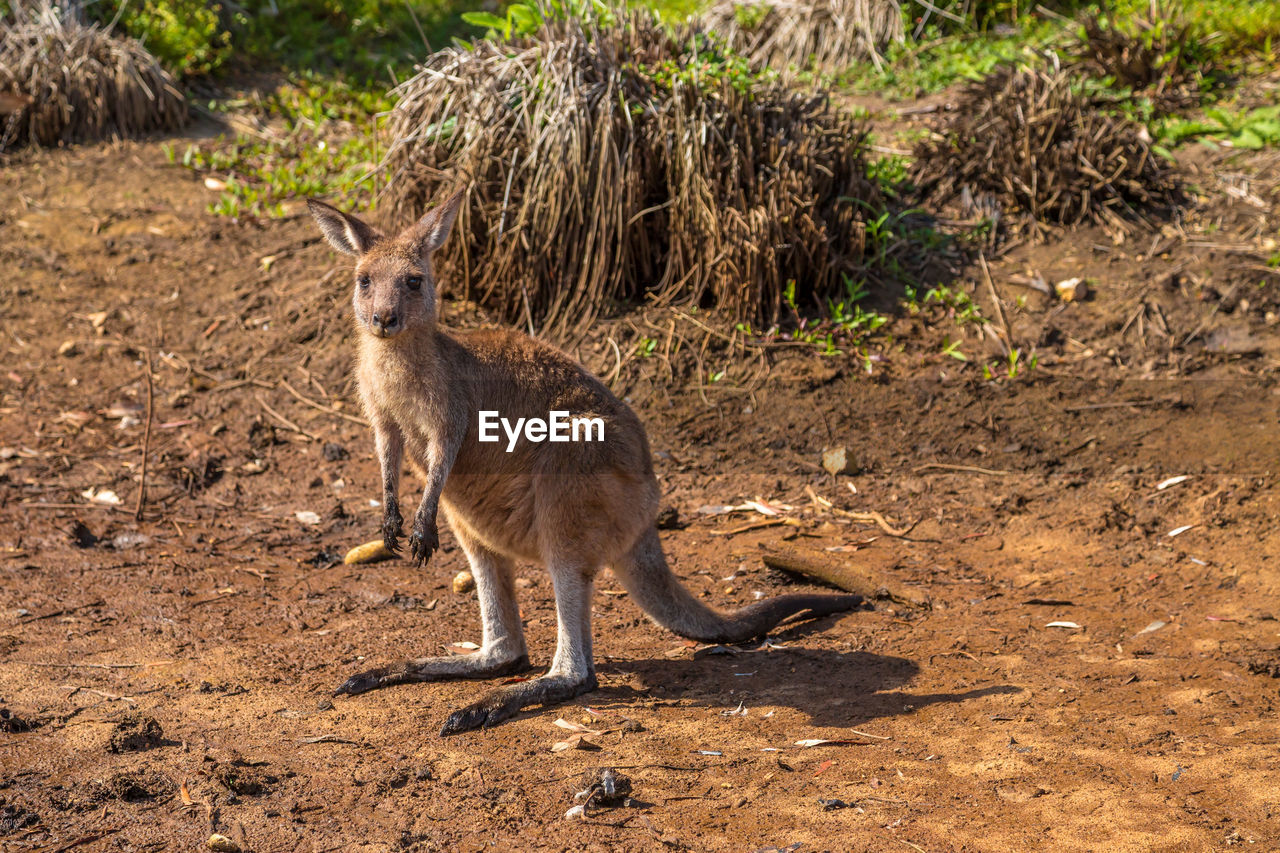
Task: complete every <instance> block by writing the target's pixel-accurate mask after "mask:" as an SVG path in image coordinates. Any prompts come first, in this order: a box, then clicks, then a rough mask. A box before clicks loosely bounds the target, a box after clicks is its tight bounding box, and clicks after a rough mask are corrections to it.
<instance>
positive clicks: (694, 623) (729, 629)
mask: <svg viewBox="0 0 1280 853" xmlns="http://www.w3.org/2000/svg"><path fill="white" fill-rule="evenodd" d="M612 568H613V573H614V575H615V576H616V577H617V578H618V581H619V583H621V584H622V586H623V588H624V589H626V591H627V592H628V593H629V594H630V595H631V597H632V599H634V600H635V602H636V603H637V604H638V605H640V609H642V610H643V611H644V612H645V613H647V614H648V615H649V618H651V619H653V621H654V622H657V623H658V624H659V625H661V626H662V627H663V628H666V629H667V630H669V631H674V632H675V633H677V634H679V635H680V636H682V637H688V638H689V639H691V640H699V641H701V642H704V643H741V642H745V641H747V640H753V639H757V638H759V637H763V636H765V635H766V634H767V633H768V632H769V630H770V629H772V628H773V627H774V626H775V625H777V624H778V623H779V622H781V621H783V620H784V619H787V618H788V617H791V616H796V615H801V616H802V618H805V619H814V618H817V617H819V616H826V615H828V614H831V613H841V612H844V611H846V610H853V609H855V608H857V607H858V606H859V605H860V604H862V600H863V599H862V596H860V595H780V596H778V597H777V598H769V599H765V600H764V601H757V602H756V603H755V604H749V605H747V606H746V607H743V608H741V609H739V610H734V611H733V612H731V613H719V612H717V611H715V610H712V609H711V608H710V607H707V606H706V605H705V604H703V603H702V602H700V601H698V600H697V599H696V598H694V597H693V596H692V595H691V594H690V593H689V591H688V590H687V589H685V588H684V587H683V586H682V585H681V584H680V581H679V579H677V578H676V576H675V575H674V574H672V572H671V569H670V567H669V566H667V558H666V557H665V556H664V555H663V553H662V544H661V542H659V541H658V531H657V530H656V529H655V528H652V527H651V528H649V530H648V531H647V532H646V533H644V534H643V535H642V536H641V537H640V538H639V539H638V540H637V541H636V544H635V545H634V546H633V547H632V548H631V550H630V551H629V552H628V553H627V554H626V555H625V556H624V557H623V558H622V559H621V560H619V561H618V563H617V564H616V565H614V566H612Z"/></svg>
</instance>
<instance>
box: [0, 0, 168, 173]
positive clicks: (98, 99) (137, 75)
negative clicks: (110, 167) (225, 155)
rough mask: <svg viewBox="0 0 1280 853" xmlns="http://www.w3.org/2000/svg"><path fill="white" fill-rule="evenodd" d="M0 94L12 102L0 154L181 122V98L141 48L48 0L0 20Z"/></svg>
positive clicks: (0, 122) (18, 7)
mask: <svg viewBox="0 0 1280 853" xmlns="http://www.w3.org/2000/svg"><path fill="white" fill-rule="evenodd" d="M0 91H7V92H10V93H15V94H16V95H17V96H18V97H15V98H13V99H12V103H13V104H14V105H15V106H17V107H18V108H17V109H16V111H14V112H12V113H11V114H10V115H9V116H7V117H0V150H2V149H3V148H4V147H6V146H7V145H9V144H13V143H16V144H19V145H21V144H24V143H30V144H34V145H42V146H51V145H57V144H58V143H64V142H81V141H87V140H92V139H102V138H105V137H109V136H134V135H137V134H142V133H147V132H150V131H154V130H169V129H173V128H177V127H181V126H182V125H183V124H185V123H186V120H187V104H186V99H185V98H184V97H183V95H182V92H181V91H180V90H179V89H178V88H177V86H176V85H175V84H174V81H173V78H171V77H170V76H169V74H168V73H166V72H165V71H164V70H163V69H162V68H161V67H160V65H159V64H158V63H157V62H156V60H155V58H154V57H153V56H151V54H149V53H147V51H146V50H144V49H143V47H142V46H141V45H140V44H138V43H137V42H135V41H133V40H132V39H127V38H123V37H120V36H116V35H114V34H112V33H110V32H108V31H106V30H104V29H102V28H100V27H97V26H90V25H87V24H85V23H84V22H83V21H82V20H81V19H80V18H79V16H78V15H77V14H76V13H75V12H74V10H73V9H71V8H69V7H63V6H60V5H57V4H56V3H54V2H53V0H36V2H24V0H18V2H16V3H14V4H13V10H12V18H11V19H8V20H6V19H0ZM28 99H29V102H28Z"/></svg>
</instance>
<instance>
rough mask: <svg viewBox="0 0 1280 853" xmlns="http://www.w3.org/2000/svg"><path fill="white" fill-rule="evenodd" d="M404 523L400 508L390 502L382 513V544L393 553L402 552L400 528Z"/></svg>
mask: <svg viewBox="0 0 1280 853" xmlns="http://www.w3.org/2000/svg"><path fill="white" fill-rule="evenodd" d="M403 525H404V519H403V518H401V517H400V509H399V508H398V507H397V506H395V505H394V504H388V505H387V508H386V511H385V512H384V513H383V515H382V544H383V545H386V546H387V550H388V551H390V552H391V553H393V554H398V553H400V528H401V526H403Z"/></svg>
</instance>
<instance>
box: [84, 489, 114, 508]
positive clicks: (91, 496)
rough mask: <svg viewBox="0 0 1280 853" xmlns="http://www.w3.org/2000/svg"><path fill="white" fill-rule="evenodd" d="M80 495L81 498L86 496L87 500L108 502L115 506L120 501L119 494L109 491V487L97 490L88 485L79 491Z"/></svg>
mask: <svg viewBox="0 0 1280 853" xmlns="http://www.w3.org/2000/svg"><path fill="white" fill-rule="evenodd" d="M80 496H81V497H83V498H87V499H88V500H90V501H92V502H93V503H97V504H110V505H112V506H115V505H117V504H119V503H120V496H119V495H117V494H116V493H115V492H113V491H111V490H110V489H103V490H101V491H98V490H97V489H95V488H94V487H93V486H90V487H89V488H87V489H85V490H84V491H83V492H81V493H80Z"/></svg>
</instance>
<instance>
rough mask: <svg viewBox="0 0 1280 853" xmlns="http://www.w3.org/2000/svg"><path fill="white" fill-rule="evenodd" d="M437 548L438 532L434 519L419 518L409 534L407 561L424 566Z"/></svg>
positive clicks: (438, 545) (438, 541)
mask: <svg viewBox="0 0 1280 853" xmlns="http://www.w3.org/2000/svg"><path fill="white" fill-rule="evenodd" d="M439 547H440V531H439V529H438V528H437V527H436V521H435V519H434V518H432V519H429V520H428V519H425V518H423V517H422V516H419V517H418V518H417V519H416V520H415V521H414V524H413V532H412V533H410V534H409V561H410V562H411V563H416V564H417V565H420V566H425V565H426V564H427V561H428V560H430V559H431V555H432V554H434V553H435V552H436V550H437V549H439Z"/></svg>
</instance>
